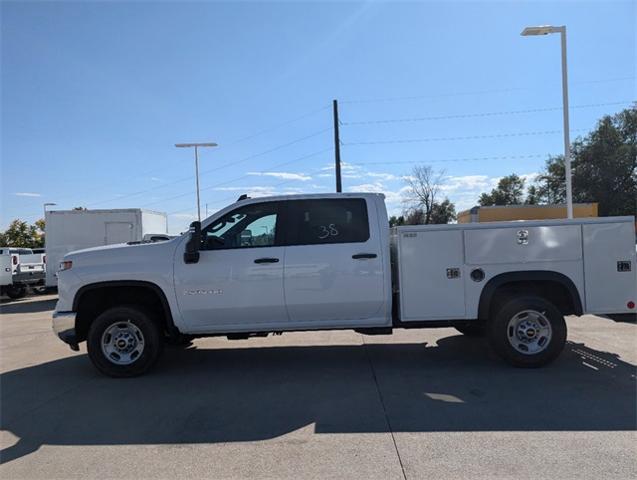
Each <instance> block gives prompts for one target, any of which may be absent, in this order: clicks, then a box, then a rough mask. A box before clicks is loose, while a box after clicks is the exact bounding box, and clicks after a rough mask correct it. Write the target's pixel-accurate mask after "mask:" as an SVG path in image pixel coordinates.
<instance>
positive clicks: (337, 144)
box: [332, 100, 343, 193]
mask: <svg viewBox="0 0 637 480" xmlns="http://www.w3.org/2000/svg"><path fill="white" fill-rule="evenodd" d="M332 105H333V107H334V161H335V162H336V165H335V172H336V191H337V192H339V193H340V192H342V191H343V186H342V184H341V139H340V137H339V131H338V127H339V123H338V101H337V100H334V101H333V103H332Z"/></svg>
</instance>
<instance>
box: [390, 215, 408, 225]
mask: <svg viewBox="0 0 637 480" xmlns="http://www.w3.org/2000/svg"><path fill="white" fill-rule="evenodd" d="M404 224H405V217H404V216H403V215H401V216H400V217H397V216H396V215H392V216H391V217H389V226H390V227H398V226H400V225H404Z"/></svg>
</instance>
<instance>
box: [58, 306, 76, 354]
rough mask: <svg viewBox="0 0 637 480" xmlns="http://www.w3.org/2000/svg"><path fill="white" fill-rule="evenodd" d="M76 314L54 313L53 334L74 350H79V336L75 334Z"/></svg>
mask: <svg viewBox="0 0 637 480" xmlns="http://www.w3.org/2000/svg"><path fill="white" fill-rule="evenodd" d="M75 316H76V313H75V312H58V311H54V312H53V332H54V333H55V334H56V335H57V336H58V337H59V338H60V340H62V341H63V342H64V343H67V344H69V345H70V346H71V349H72V350H75V351H77V350H79V346H78V341H77V334H76V333H75Z"/></svg>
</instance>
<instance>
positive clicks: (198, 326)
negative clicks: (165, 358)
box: [175, 202, 287, 332]
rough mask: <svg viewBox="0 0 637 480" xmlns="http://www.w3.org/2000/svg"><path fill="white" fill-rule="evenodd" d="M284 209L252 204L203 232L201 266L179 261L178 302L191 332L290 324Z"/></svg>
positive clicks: (274, 203)
mask: <svg viewBox="0 0 637 480" xmlns="http://www.w3.org/2000/svg"><path fill="white" fill-rule="evenodd" d="M280 214H281V211H280V204H279V203H277V202H262V203H252V204H247V205H244V206H241V207H237V208H236V209H235V210H232V211H230V212H229V213H227V214H225V215H223V216H222V217H221V218H219V219H217V220H214V221H213V222H212V223H211V224H209V225H207V226H206V227H205V228H203V229H202V245H201V250H200V252H199V262H197V263H192V264H186V263H184V261H183V258H182V257H183V251H181V255H178V256H177V257H176V258H175V290H176V294H177V301H178V303H179V308H180V311H181V315H182V318H183V321H184V324H185V326H186V328H187V330H188V331H189V332H214V331H225V332H229V331H242V330H251V329H253V328H257V329H258V327H259V324H261V325H262V324H269V325H273V324H281V323H285V322H286V321H287V313H286V310H285V302H284V297H283V265H284V261H285V258H284V247H282V246H280V243H281V242H280V240H279V238H280V235H281V232H280V228H279V224H280V221H281V220H280V217H281V215H280Z"/></svg>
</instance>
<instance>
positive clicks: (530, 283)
mask: <svg viewBox="0 0 637 480" xmlns="http://www.w3.org/2000/svg"><path fill="white" fill-rule="evenodd" d="M520 273H521V274H523V273H524V272H520ZM529 273H531V274H533V273H536V272H529ZM541 273H542V272H537V275H531V276H530V278H524V275H517V274H516V275H512V276H510V277H509V278H507V277H506V274H505V276H503V277H501V278H499V279H498V277H495V278H494V279H492V280H491V281H490V282H489V283H488V284H487V285H486V286H485V288H484V290H483V292H482V296H481V297H480V306H479V311H478V316H479V318H480V319H485V320H486V319H488V318H489V317H491V313H492V311H493V309H494V308H497V306H498V305H499V304H500V303H501V302H502V301H503V300H504V299H505V298H507V297H516V296H521V295H537V296H540V297H542V298H545V299H546V300H548V301H549V302H551V303H552V304H554V305H555V306H556V307H557V308H558V309H559V310H560V312H562V315H573V314H575V315H581V314H582V313H583V312H582V304H581V300H580V297H579V293H578V292H577V289H576V288H575V285H574V284H573V282H572V281H571V280H570V279H569V278H568V277H566V276H564V275H561V274H557V273H553V274H552V275H541ZM547 273H552V272H547ZM534 276H535V277H536V278H533V277H534Z"/></svg>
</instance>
